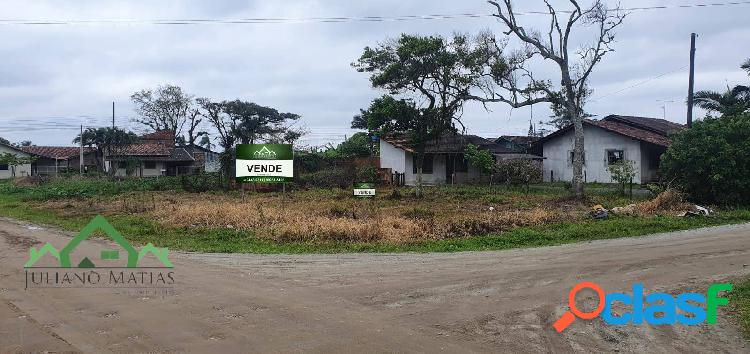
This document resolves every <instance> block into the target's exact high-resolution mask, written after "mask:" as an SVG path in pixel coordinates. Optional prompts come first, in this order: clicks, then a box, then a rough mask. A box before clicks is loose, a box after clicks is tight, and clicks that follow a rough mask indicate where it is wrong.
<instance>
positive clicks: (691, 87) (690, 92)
mask: <svg viewBox="0 0 750 354" xmlns="http://www.w3.org/2000/svg"><path fill="white" fill-rule="evenodd" d="M694 89H695V33H691V34H690V82H689V83H688V102H687V105H688V107H687V126H688V128H691V127H692V126H693V98H694V96H693V95H694V93H693V91H694Z"/></svg>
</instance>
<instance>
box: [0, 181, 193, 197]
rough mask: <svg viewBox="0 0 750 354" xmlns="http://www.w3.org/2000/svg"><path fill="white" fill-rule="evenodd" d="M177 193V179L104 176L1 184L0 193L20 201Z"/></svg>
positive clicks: (178, 182)
mask: <svg viewBox="0 0 750 354" xmlns="http://www.w3.org/2000/svg"><path fill="white" fill-rule="evenodd" d="M170 190H172V191H179V190H182V185H181V183H180V180H179V178H177V177H159V178H142V179H139V178H126V179H111V178H105V177H83V178H81V177H72V178H53V179H51V180H50V181H48V182H45V183H43V184H41V185H39V186H27V185H15V184H12V183H9V182H4V183H0V194H5V195H16V196H19V197H21V198H22V199H23V200H54V199H65V198H90V197H96V196H113V195H118V194H122V193H128V192H138V191H170Z"/></svg>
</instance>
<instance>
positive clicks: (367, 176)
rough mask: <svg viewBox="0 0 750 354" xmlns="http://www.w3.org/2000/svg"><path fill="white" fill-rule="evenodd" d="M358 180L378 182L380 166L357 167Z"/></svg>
mask: <svg viewBox="0 0 750 354" xmlns="http://www.w3.org/2000/svg"><path fill="white" fill-rule="evenodd" d="M357 182H362V183H377V182H378V168H377V167H375V166H362V167H359V168H357Z"/></svg>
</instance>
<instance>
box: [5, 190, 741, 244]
mask: <svg viewBox="0 0 750 354" xmlns="http://www.w3.org/2000/svg"><path fill="white" fill-rule="evenodd" d="M144 181H145V182H144V183H137V182H138V181H133V180H130V181H119V182H118V181H109V180H58V181H52V182H50V183H47V184H44V185H42V186H23V185H11V184H9V183H3V184H0V215H4V216H11V217H16V218H20V219H25V220H30V221H35V222H41V223H47V224H52V225H55V226H59V227H62V228H65V229H68V230H72V231H75V230H78V229H79V228H80V227H82V226H83V225H85V224H86V222H87V221H88V220H89V219H90V218H91V217H93V216H94V215H97V214H102V215H104V216H106V217H107V218H108V219H109V220H110V221H111V222H112V223H113V224H114V225H115V227H116V228H118V229H119V230H120V231H121V232H122V233H123V234H124V235H125V236H126V237H128V238H129V239H131V240H132V241H135V242H140V243H146V242H153V243H154V244H155V245H158V246H162V247H170V248H173V249H181V250H189V251H205V252H263V253H273V252H286V253H299V252H346V251H354V252H362V251H369V252H382V251H460V250H488V249H506V248H514V247H530V246H542V245H552V244H560V243H568V242H576V241H582V240H592V239H603V238H612V237H622V236H636V235H643V234H648V233H653V232H661V231H674V230H682V229H689V228H696V227H701V226H709V225H719V224H728V223H738V222H745V221H750V211H748V210H744V209H740V210H722V211H720V212H719V213H718V214H717V215H716V216H713V217H710V218H678V217H676V216H675V215H676V213H677V212H678V211H679V210H682V209H685V208H686V207H687V205H686V204H684V203H682V202H681V200H679V198H677V197H676V196H674V195H668V196H662V197H660V198H656V199H654V200H646V199H640V200H635V201H630V200H629V199H627V198H623V197H620V196H618V195H617V194H616V193H614V192H613V191H612V190H611V189H609V188H608V187H606V186H592V188H590V189H589V197H588V199H587V200H585V201H576V200H574V199H572V198H571V197H570V195H569V191H567V190H566V189H565V187H564V186H563V185H560V184H543V185H537V186H532V188H531V190H530V191H528V192H525V191H521V190H519V189H514V188H509V187H505V186H501V187H479V186H474V187H440V188H431V189H428V191H427V193H426V197H424V198H422V199H416V198H414V197H413V196H412V195H413V191H412V190H411V189H409V188H401V189H398V190H395V189H379V190H378V196H377V198H375V199H355V198H353V197H352V196H351V191H349V190H339V189H332V190H320V189H318V190H307V191H292V192H289V193H286V194H282V193H252V192H246V193H240V192H231V193H223V192H216V193H200V194H197V193H186V192H183V191H181V190H180V189H181V188H180V186H179V183H178V181H177V180H174V179H160V180H158V181H157V180H144ZM630 203H638V204H637V207H636V208H635V215H634V216H618V217H611V218H609V219H607V220H602V221H597V220H593V219H591V218H590V217H589V216H588V212H589V211H590V209H591V207H592V206H593V205H595V204H602V205H604V206H605V207H607V208H611V207H615V206H625V205H627V204H630Z"/></svg>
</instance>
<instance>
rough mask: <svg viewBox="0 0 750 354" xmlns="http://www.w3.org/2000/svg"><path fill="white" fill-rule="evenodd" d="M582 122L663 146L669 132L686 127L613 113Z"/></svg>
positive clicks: (545, 138) (559, 132) (560, 133)
mask: <svg viewBox="0 0 750 354" xmlns="http://www.w3.org/2000/svg"><path fill="white" fill-rule="evenodd" d="M583 123H584V124H588V125H593V126H595V127H598V128H601V129H604V130H607V131H610V132H613V133H617V134H620V135H624V136H627V137H629V138H632V139H636V140H640V141H644V142H647V143H651V144H654V145H658V146H664V147H667V146H669V144H671V143H672V140H671V139H669V134H672V133H675V132H679V131H681V130H684V129H686V127H685V126H684V125H681V124H677V123H672V122H669V121H666V120H663V119H656V118H645V117H627V116H615V115H612V116H607V117H606V118H604V119H603V120H591V119H584V120H583ZM571 129H573V126H572V125H569V126H567V127H565V128H562V129H560V130H558V131H556V132H554V133H552V134H550V135H547V136H545V137H544V138H542V139H540V140H539V141H538V142H537V143H535V144H536V145H537V146H538V145H539V144H543V143H545V142H547V141H549V140H550V139H552V138H554V137H557V136H559V135H562V134H564V133H566V132H568V131H569V130H571Z"/></svg>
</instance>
